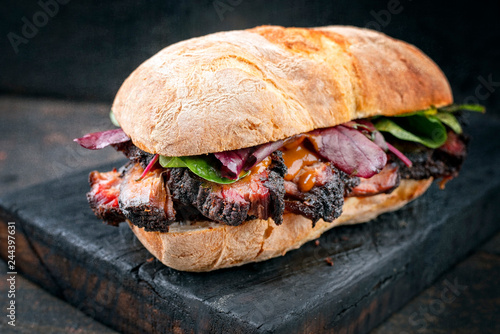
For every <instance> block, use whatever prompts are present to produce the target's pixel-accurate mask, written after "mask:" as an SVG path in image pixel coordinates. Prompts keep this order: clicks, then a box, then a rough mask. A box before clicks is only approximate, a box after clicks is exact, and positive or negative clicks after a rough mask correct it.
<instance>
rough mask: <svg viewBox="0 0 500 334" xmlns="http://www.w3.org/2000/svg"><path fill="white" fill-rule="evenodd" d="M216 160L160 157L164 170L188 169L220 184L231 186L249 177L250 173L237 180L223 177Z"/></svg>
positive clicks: (198, 156)
mask: <svg viewBox="0 0 500 334" xmlns="http://www.w3.org/2000/svg"><path fill="white" fill-rule="evenodd" d="M214 160H215V159H214V158H213V157H211V156H208V155H207V156H202V155H197V156H185V157H165V156H160V165H162V167H164V168H172V167H186V168H188V169H189V170H190V171H191V172H193V173H194V174H196V175H198V176H199V177H201V178H203V179H205V180H207V181H211V182H215V183H220V184H231V183H234V182H236V181H238V180H240V179H241V178H243V177H245V176H247V175H248V174H249V173H250V172H246V173H243V174H240V176H239V177H238V178H237V179H236V180H231V179H228V178H226V177H223V176H222V175H221V172H220V170H219V169H217V168H215V167H214V166H215V165H216V161H214Z"/></svg>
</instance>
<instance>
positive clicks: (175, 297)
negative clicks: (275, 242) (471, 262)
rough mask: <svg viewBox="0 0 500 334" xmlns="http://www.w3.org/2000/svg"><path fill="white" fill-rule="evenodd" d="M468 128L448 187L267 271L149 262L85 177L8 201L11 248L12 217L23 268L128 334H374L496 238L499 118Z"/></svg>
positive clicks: (0, 213) (1, 223) (0, 219)
mask: <svg viewBox="0 0 500 334" xmlns="http://www.w3.org/2000/svg"><path fill="white" fill-rule="evenodd" d="M471 120H472V126H471V128H470V132H471V133H472V135H473V137H474V140H473V141H472V145H471V146H472V147H471V153H470V155H469V159H468V160H467V162H466V164H465V166H464V169H463V172H462V174H461V175H460V177H459V178H458V179H456V180H454V181H452V182H450V183H449V184H448V185H447V187H446V190H445V191H440V190H438V189H437V187H436V186H435V185H434V186H433V187H432V188H431V189H430V190H429V191H428V192H427V193H426V194H425V195H424V196H423V197H422V198H420V199H418V200H416V201H414V202H413V203H411V204H409V205H408V206H406V207H405V208H404V209H402V210H399V211H397V212H394V213H389V214H385V215H382V216H381V217H379V218H378V219H376V220H374V221H372V222H370V223H367V224H362V225H358V226H351V227H340V228H337V229H334V230H332V231H330V232H327V233H326V234H324V235H323V236H322V237H321V238H320V239H319V241H320V244H319V246H316V245H315V244H314V243H308V244H307V245H305V246H303V247H302V248H301V249H299V250H296V251H293V252H290V253H289V254H287V255H286V256H284V257H281V258H277V259H273V260H270V261H266V262H263V263H256V264H249V265H245V266H242V267H239V268H233V269H225V270H220V271H216V272H212V273H202V274H196V273H183V272H178V271H176V270H173V269H170V268H166V267H165V266H163V265H162V264H161V263H159V262H158V261H156V260H152V261H150V260H149V259H150V258H151V255H150V254H149V253H148V252H147V251H146V250H145V249H144V248H143V247H142V246H141V245H140V243H139V242H138V241H137V240H136V239H135V237H134V236H133V234H132V233H131V231H130V230H129V229H128V227H126V226H121V227H119V228H113V227H110V226H105V225H103V224H101V223H99V221H98V220H97V219H96V218H95V217H94V216H93V214H92V212H91V211H90V209H89V208H88V206H87V203H86V199H85V196H84V194H85V192H86V191H87V188H88V185H87V173H88V171H82V172H79V173H77V174H75V175H73V176H69V177H65V178H61V179H59V180H55V181H52V182H48V183H44V184H41V185H38V186H34V187H30V188H27V189H25V190H22V191H18V192H15V193H12V194H9V195H7V196H4V197H2V199H1V200H0V228H1V231H0V232H1V233H0V236H2V238H3V239H2V244H3V243H4V242H5V240H4V238H5V235H6V233H5V229H6V223H7V222H8V221H15V222H16V227H17V234H16V237H17V253H16V255H17V266H18V270H19V271H20V272H21V271H22V273H24V275H25V276H26V277H28V278H29V279H31V280H33V281H35V282H36V283H38V284H40V285H41V286H43V287H44V288H46V289H47V290H49V291H50V292H51V293H53V294H55V295H56V296H59V297H61V298H63V299H65V300H67V301H68V302H70V303H71V304H73V305H75V306H76V307H77V308H78V309H81V310H83V311H84V312H86V313H87V314H89V315H91V316H93V317H95V318H96V319H97V320H99V321H102V322H103V323H105V324H107V325H109V326H111V327H113V328H116V329H118V330H120V331H123V332H144V331H148V332H188V333H189V332H236V333H255V332H277V333H290V332H324V331H334V330H335V331H336V332H351V331H360V332H366V331H368V330H369V329H371V328H373V327H374V326H375V325H377V324H378V323H380V322H381V321H382V320H383V319H384V318H385V317H386V316H388V315H389V314H391V313H392V312H394V311H395V310H396V309H398V308H399V307H401V306H402V305H403V304H405V303H406V302H407V301H408V300H409V299H410V298H411V297H413V296H414V295H416V294H417V293H418V292H419V291H420V290H422V289H423V288H424V287H425V286H426V285H428V284H429V283H431V282H432V281H433V280H435V279H436V277H438V276H439V275H440V274H441V273H443V272H444V271H445V270H446V269H447V268H449V267H450V266H451V265H452V264H454V263H456V262H457V261H458V260H459V259H461V258H463V257H464V256H465V255H466V254H467V253H468V252H470V251H471V250H472V249H473V248H474V247H476V246H477V245H478V244H479V243H480V242H481V241H483V240H485V238H487V237H488V236H490V235H492V234H493V233H494V232H495V231H496V230H498V226H499V225H498V218H499V216H500V214H499V211H498V210H497V207H498V204H499V203H500V201H499V199H500V195H499V193H500V172H499V171H498V166H499V165H500V154H499V153H500V141H499V140H496V137H497V134H498V133H499V132H500V122H499V121H498V120H496V119H494V118H489V117H487V116H473V117H471ZM106 168H109V166H103V167H102V170H105V169H106ZM1 251H2V252H4V249H3V247H2V250H1ZM2 257H4V258H5V257H6V254H5V253H2ZM326 257H331V258H332V260H333V262H334V265H333V267H332V266H329V265H328V264H327V263H326V262H325V258H326Z"/></svg>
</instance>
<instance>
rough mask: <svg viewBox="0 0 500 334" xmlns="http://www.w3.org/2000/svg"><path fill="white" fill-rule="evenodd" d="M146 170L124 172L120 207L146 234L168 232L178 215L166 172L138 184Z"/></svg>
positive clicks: (155, 172)
mask: <svg viewBox="0 0 500 334" xmlns="http://www.w3.org/2000/svg"><path fill="white" fill-rule="evenodd" d="M142 172H143V168H142V167H141V166H140V165H139V164H136V165H134V166H133V167H131V168H130V169H129V170H128V171H126V172H125V175H124V176H123V181H122V183H121V186H120V195H119V204H120V209H121V210H122V212H123V214H124V215H125V216H126V217H127V218H128V219H129V220H130V221H131V222H132V223H133V224H134V225H137V226H138V227H144V229H145V230H146V231H160V232H167V231H168V225H170V224H171V223H173V222H174V221H175V215H176V212H175V210H174V205H173V201H172V199H171V196H170V192H169V189H168V188H166V187H165V181H164V178H163V173H164V171H163V169H153V170H151V171H149V172H148V173H147V174H146V175H145V176H144V177H143V178H142V179H140V180H139V177H140V176H141V174H142Z"/></svg>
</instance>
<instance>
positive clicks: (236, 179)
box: [75, 26, 483, 272]
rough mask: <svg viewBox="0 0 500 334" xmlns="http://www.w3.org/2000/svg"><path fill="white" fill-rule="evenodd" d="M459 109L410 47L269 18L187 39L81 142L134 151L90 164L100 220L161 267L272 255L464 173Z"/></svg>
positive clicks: (197, 266)
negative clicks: (108, 125) (128, 235)
mask: <svg viewBox="0 0 500 334" xmlns="http://www.w3.org/2000/svg"><path fill="white" fill-rule="evenodd" d="M463 110H472V111H483V108H482V107H480V106H476V105H454V104H453V97H452V93H451V90H450V86H449V83H448V81H447V79H446V77H445V76H444V74H443V73H442V71H441V70H440V69H439V67H438V66H437V65H436V64H435V63H434V62H433V61H432V60H431V59H429V58H428V57H427V56H426V55H424V54H423V53H422V51H420V50H419V49H417V48H416V47H414V46H412V45H410V44H407V43H405V42H402V41H399V40H396V39H393V38H390V37H388V36H386V35H384V34H382V33H379V32H375V31H371V30H368V29H361V28H356V27H344V26H328V27H320V28H283V27H278V26H261V27H257V28H253V29H249V30H243V31H229V32H220V33H214V34H210V35H207V36H203V37H199V38H193V39H189V40H186V41H182V42H179V43H176V44H173V45H171V46H168V47H166V48H165V49H163V50H161V51H160V52H158V53H157V54H156V55H154V56H153V57H152V58H150V59H149V60H147V61H145V62H144V63H143V64H142V65H140V66H139V67H138V68H137V69H136V70H135V71H134V72H133V73H132V74H131V75H130V76H129V77H128V78H127V79H126V80H125V82H124V83H123V84H122V86H121V88H120V89H119V91H118V93H117V95H116V98H115V100H114V102H113V105H112V111H111V114H110V117H111V120H112V121H113V123H114V124H115V125H116V126H118V127H117V128H114V129H111V130H107V131H103V132H98V133H91V134H87V135H85V136H83V137H81V138H78V139H75V141H77V142H78V143H79V144H80V145H82V146H83V147H85V148H88V149H101V148H103V147H106V146H112V147H113V148H115V149H116V150H118V151H121V152H123V153H124V155H125V156H126V157H127V158H128V159H129V160H128V162H127V163H126V164H125V165H124V166H122V167H121V168H119V169H116V168H115V169H113V170H112V171H107V172H98V171H93V172H91V173H90V176H89V182H90V191H89V193H88V194H87V198H88V202H89V204H90V207H91V208H92V210H93V211H94V213H95V215H96V216H97V217H98V218H100V219H101V220H103V221H104V222H106V223H107V224H110V225H115V226H117V225H118V224H119V223H121V222H126V223H127V224H128V225H129V226H130V228H131V229H132V231H133V232H134V234H135V235H136V236H137V238H138V239H139V240H140V241H141V242H142V244H143V245H144V246H145V247H146V248H147V249H148V250H149V251H150V252H151V254H152V255H154V256H155V257H156V258H157V259H159V260H160V261H161V262H162V263H164V264H165V265H166V266H169V267H172V268H175V269H177V270H183V271H195V272H201V271H210V270H215V269H219V268H226V267H232V266H239V265H243V264H245V263H249V262H256V261H263V260H267V259H270V258H273V257H276V256H281V255H284V254H285V253H286V252H288V251H290V250H292V249H296V248H298V247H300V246H301V245H303V244H304V243H306V242H308V241H310V240H314V239H316V238H318V237H319V236H320V235H321V234H322V233H323V232H325V231H326V230H328V229H331V228H332V227H335V226H339V225H346V224H356V223H362V222H367V221H369V220H371V219H373V218H375V217H377V216H378V215H380V214H382V213H384V212H387V211H392V210H397V209H399V208H401V207H402V206H404V205H405V204H406V203H408V202H409V201H411V200H413V199H415V198H417V197H418V196H420V195H422V194H423V193H424V192H425V191H426V189H427V188H428V187H429V186H430V185H431V183H432V182H433V180H439V184H440V185H441V186H442V187H444V184H445V183H446V182H448V181H449V180H451V179H452V178H454V177H456V176H457V175H458V172H459V170H460V167H461V165H462V163H463V161H464V159H465V157H466V154H467V141H468V139H467V136H466V135H465V134H464V133H463V131H462V122H461V119H463V117H461V115H462V111H463Z"/></svg>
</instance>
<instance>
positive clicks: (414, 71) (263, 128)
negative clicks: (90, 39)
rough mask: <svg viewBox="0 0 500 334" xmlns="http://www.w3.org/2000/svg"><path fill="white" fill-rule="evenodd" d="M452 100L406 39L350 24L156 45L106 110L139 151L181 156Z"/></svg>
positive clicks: (232, 34)
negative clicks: (157, 47)
mask: <svg viewBox="0 0 500 334" xmlns="http://www.w3.org/2000/svg"><path fill="white" fill-rule="evenodd" d="M450 103H452V94H451V91H450V86H449V84H448V81H447V80H446V77H445V76H444V75H443V73H442V72H441V70H440V69H439V68H438V66H437V65H436V64H435V63H434V62H433V61H432V60H431V59H429V58H428V57H427V56H426V55H424V54H423V53H422V52H421V51H420V50H419V49H417V48H416V47H414V46H412V45H409V44H407V43H405V42H402V41H398V40H395V39H393V38H390V37H388V36H386V35H384V34H382V33H379V32H375V31H371V30H367V29H360V28H355V27H338V26H331V27H322V28H311V29H306V28H283V27H275V26H263V27H258V28H254V29H250V30H243V31H229V32H220V33H215V34H211V35H207V36H204V37H199V38H193V39H189V40H186V41H183V42H179V43H176V44H173V45H171V46H169V47H167V48H165V49H163V50H161V51H160V52H158V53H157V54H156V55H154V56H153V57H152V58H150V59H149V60H147V61H146V62H144V63H143V64H142V65H141V66H139V68H137V69H136V70H135V71H134V72H133V73H132V74H131V75H130V76H129V77H128V78H127V79H126V80H125V82H124V83H123V85H122V86H121V88H120V90H119V92H118V94H117V96H116V98H115V101H114V103H113V112H114V114H115V117H116V119H117V120H118V122H119V123H120V126H121V127H122V128H123V130H124V131H125V133H127V135H129V136H130V137H131V138H132V141H133V142H134V144H135V145H136V146H138V147H139V148H141V149H142V150H144V151H147V152H149V153H159V154H161V155H166V156H185V155H198V154H205V153H213V152H221V151H227V150H234V149H239V148H243V147H250V146H254V145H258V144H263V143H267V142H271V141H276V140H279V139H283V138H287V137H290V136H293V135H295V134H298V133H303V132H308V131H311V130H314V129H317V128H325V127H331V126H335V125H338V124H341V123H345V122H347V121H350V120H353V119H357V118H364V117H369V116H374V115H396V114H401V113H406V112H410V111H415V110H420V109H426V108H428V107H429V106H431V105H434V106H444V105H448V104H450Z"/></svg>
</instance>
